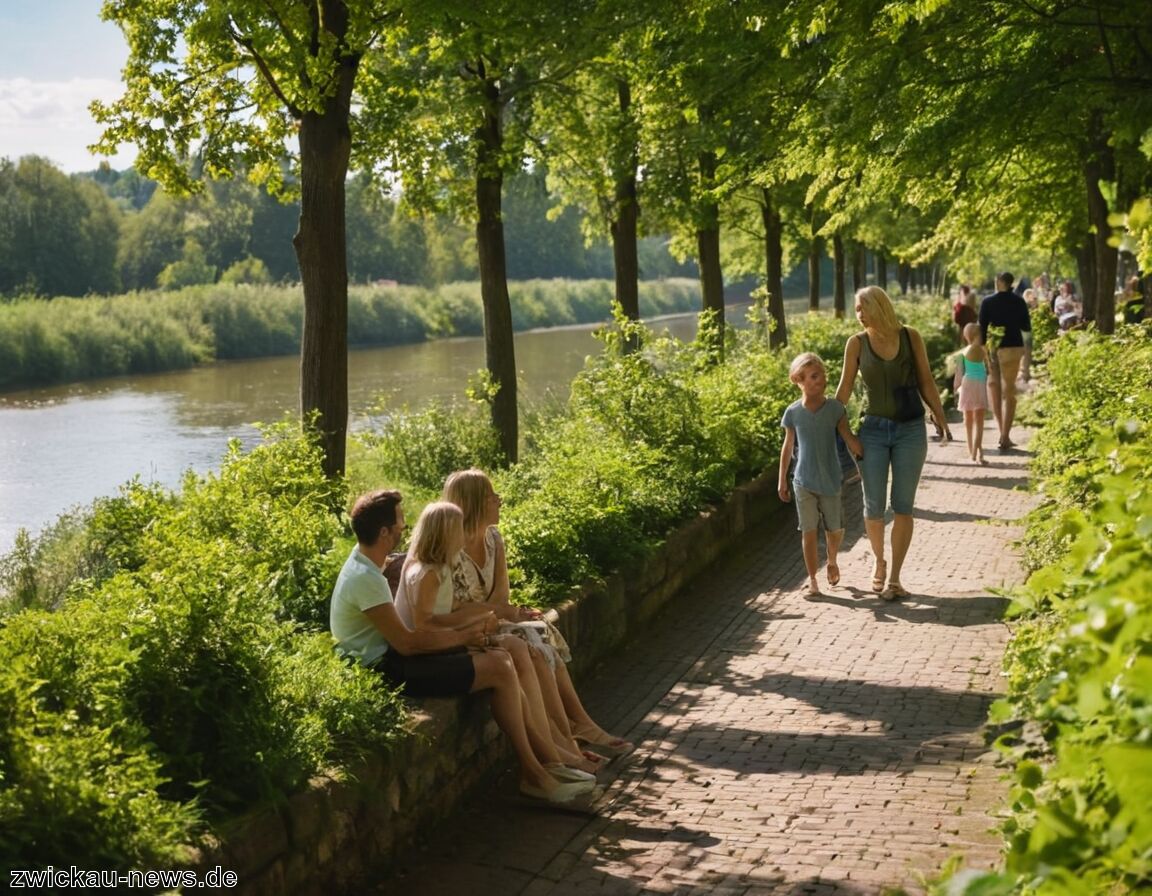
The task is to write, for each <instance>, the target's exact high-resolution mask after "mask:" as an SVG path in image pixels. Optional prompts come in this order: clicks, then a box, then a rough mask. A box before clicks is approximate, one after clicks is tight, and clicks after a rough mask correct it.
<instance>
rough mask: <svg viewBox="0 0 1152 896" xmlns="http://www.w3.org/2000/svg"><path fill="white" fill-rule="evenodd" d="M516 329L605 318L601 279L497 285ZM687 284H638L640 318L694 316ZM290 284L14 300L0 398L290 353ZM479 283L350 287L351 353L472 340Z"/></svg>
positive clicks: (296, 346) (296, 316)
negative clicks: (506, 296)
mask: <svg viewBox="0 0 1152 896" xmlns="http://www.w3.org/2000/svg"><path fill="white" fill-rule="evenodd" d="M508 287H509V289H508V291H509V298H510V300H511V306H512V325H513V329H514V330H516V331H518V332H519V331H524V330H530V329H533V328H537V327H546V326H563V325H570V324H581V323H583V324H588V323H598V322H600V321H604V320H606V319H608V318H609V317H610V316H611V308H612V301H613V297H614V295H615V285H614V283H613V282H612V281H610V280H580V281H577V280H528V281H523V282H519V283H510V284H509V285H508ZM699 294H700V290H699V284H698V282H697V281H696V280H692V279H688V278H678V279H669V280H659V281H644V282H642V283H641V284H640V311H641V315H642V316H644V317H652V316H656V315H661V314H672V313H676V312H685V311H693V310H696V309H698V308H699V305H700V300H699ZM303 315H304V304H303V293H302V292H301V289H300V287H299V286H252V285H245V284H214V285H211V286H196V287H189V288H186V289H183V290H178V291H175V292H160V291H155V292H140V293H131V294H128V295H122V296H114V297H111V298H100V297H91V298H83V299H71V298H58V299H50V300H47V299H24V300H18V301H14V302H8V303H3V304H0V391H9V390H14V389H20V388H28V387H32V386H40V385H51V384H56V383H69V382H78V381H82V380H88V379H93V378H97V377H109V376H119V375H125V374H142V373H157V372H162V371H171V370H182V369H187V368H189V367H193V366H195V365H197V364H203V363H206V362H210V361H214V360H239V359H246V358H264V357H272V356H278V355H296V354H299V351H300V334H301V328H302V325H303ZM483 331H484V312H483V305H482V303H481V300H480V284H479V283H450V284H446V285H444V286H441V287H438V288H435V289H425V288H422V287H415V286H388V285H375V286H353V287H350V288H349V290H348V340H349V344H350V345H351V346H369V345H374V346H389V345H407V344H413V343H419V342H423V341H426V340H429V339H438V338H446V337H453V336H479V335H482V334H483Z"/></svg>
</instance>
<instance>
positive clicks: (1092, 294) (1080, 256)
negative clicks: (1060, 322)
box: [1076, 235, 1096, 321]
mask: <svg viewBox="0 0 1152 896" xmlns="http://www.w3.org/2000/svg"><path fill="white" fill-rule="evenodd" d="M1076 274H1077V276H1079V278H1080V304H1081V306H1082V310H1083V319H1084V320H1086V321H1088V320H1095V319H1096V249H1095V246H1094V245H1093V240H1092V237H1091V235H1089V236H1087V237H1085V242H1084V245H1083V246H1081V247H1080V248H1079V249H1077V250H1076Z"/></svg>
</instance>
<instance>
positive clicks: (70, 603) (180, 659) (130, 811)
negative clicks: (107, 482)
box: [0, 426, 403, 868]
mask: <svg viewBox="0 0 1152 896" xmlns="http://www.w3.org/2000/svg"><path fill="white" fill-rule="evenodd" d="M345 500H346V496H345V493H344V490H343V487H342V486H341V485H339V484H337V483H333V482H331V481H329V480H328V479H326V478H325V477H324V475H323V473H322V470H321V466H320V459H319V454H318V449H317V448H316V447H315V445H314V444H313V443H312V442H311V441H310V440H308V439H305V438H304V437H303V436H301V435H299V434H298V433H296V434H293V432H292V431H291V429H290V428H289V427H287V426H282V427H277V428H274V429H273V430H271V431H270V432H268V433H267V434H266V438H265V441H264V442H263V444H261V445H260V446H258V447H257V448H255V449H254V450H253V451H251V452H250V453H249V454H247V455H243V454H241V453H240V450H239V448H238V447H237V446H235V445H234V446H233V447H232V449H231V450H230V452H229V454H228V456H227V457H226V458H225V460H224V463H223V465H222V467H221V470H220V472H219V473H218V474H216V475H209V476H196V475H193V474H189V475H188V476H187V477H186V479H185V482H184V487H183V490H182V491H181V493H180V494H179V495H168V494H165V493H164V492H162V491H160V490H158V489H155V488H151V487H149V488H145V487H142V486H139V485H138V484H135V485H132V486H130V487H128V488H126V489H125V490H124V491H123V492H122V494H121V495H120V496H118V497H117V498H115V499H110V500H109V501H106V502H102V503H101V504H100V505H99V506H98V507H97V508H95V509H94V511H93V513H92V516H91V526H90V529H89V530H88V531H89V533H90V534H89V535H88V542H87V543H88V544H89V545H102V546H103V549H104V550H105V551H106V552H107V554H106V558H107V559H106V563H105V564H104V566H102V567H101V569H100V570H99V574H98V575H95V576H94V577H93V578H91V579H89V580H87V581H84V582H80V583H74V584H73V586H72V587H71V588H70V589H69V590H68V593H67V594H66V596H65V598H64V599H63V601H62V602H61V603H60V605H59V606H58V608H57V609H56V611H55V612H44V611H41V610H25V611H23V612H17V613H13V614H11V615H9V616H8V617H7V618H6V619H5V621H4V625H3V626H2V627H0V849H2V855H3V856H4V861H5V863H7V864H10V865H11V866H12V867H31V866H35V865H44V864H48V863H50V862H56V863H59V861H60V857H61V856H67V857H68V858H69V859H70V860H72V861H75V862H76V864H78V865H86V866H88V867H117V868H124V867H148V866H153V867H155V866H156V865H157V863H161V864H163V863H169V864H170V863H171V860H172V859H173V857H174V856H176V854H177V853H179V852H180V850H181V849H182V848H183V844H186V843H189V842H191V841H193V840H194V839H195V837H197V836H198V835H199V834H200V833H201V832H203V831H204V829H205V825H206V824H209V823H211V822H212V821H214V820H215V819H219V818H221V817H225V816H228V815H231V814H233V813H235V812H237V811H240V810H242V809H244V808H246V807H249V806H251V805H253V804H254V803H257V802H259V801H260V800H264V799H268V798H273V797H276V796H278V795H283V794H286V793H290V792H292V791H294V790H296V789H298V788H300V787H301V786H303V784H304V783H305V782H306V781H307V780H308V779H309V777H311V776H312V775H314V774H316V773H317V772H318V771H320V770H322V769H324V768H326V767H328V766H330V765H331V764H333V763H337V764H339V763H343V762H347V761H348V760H349V759H351V758H352V757H355V756H357V755H359V754H360V753H361V752H363V751H366V750H371V749H379V748H380V747H381V746H383V745H384V744H386V743H387V741H388V740H389V739H390V738H391V737H393V736H395V735H396V733H397V731H398V730H399V725H400V724H401V721H402V718H403V711H402V709H401V707H400V705H399V704H398V703H397V701H396V698H395V696H394V695H392V694H391V693H390V692H389V691H388V690H386V689H384V688H382V687H381V686H380V684H379V680H378V678H377V677H376V676H374V675H373V674H372V673H369V672H366V671H364V670H362V669H359V668H358V667H354V666H352V665H349V664H347V663H345V662H344V661H342V660H341V659H339V658H338V657H337V656H336V655H335V653H334V651H333V650H332V641H331V637H330V635H328V633H327V631H326V628H327V615H326V608H327V600H328V597H329V595H330V593H331V588H332V584H333V582H334V580H335V576H336V572H337V570H338V568H339V565H340V563H341V562H342V560H343V549H344V546H345V544H346V540H347V533H346V530H345V528H344V526H343V525H342V524H341V522H340V519H339V517H338V515H337V513H336V511H338V510H340V509H342V508H343V505H344V503H345ZM334 546H339V548H340V550H333V547H334ZM50 559H51V558H46V561H45V562H50ZM28 564H29V558H28V557H26V558H25V567H26V568H27V566H28Z"/></svg>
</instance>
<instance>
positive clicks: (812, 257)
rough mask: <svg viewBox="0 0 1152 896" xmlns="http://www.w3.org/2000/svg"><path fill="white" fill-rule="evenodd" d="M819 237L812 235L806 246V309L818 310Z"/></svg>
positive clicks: (820, 253)
mask: <svg viewBox="0 0 1152 896" xmlns="http://www.w3.org/2000/svg"><path fill="white" fill-rule="evenodd" d="M822 254H823V253H822V252H821V246H820V237H818V236H816V235H815V234H813V235H812V242H811V243H810V244H809V246H808V310H809V311H819V310H820V257H821V255H822Z"/></svg>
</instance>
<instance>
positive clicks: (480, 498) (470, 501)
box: [440, 467, 493, 532]
mask: <svg viewBox="0 0 1152 896" xmlns="http://www.w3.org/2000/svg"><path fill="white" fill-rule="evenodd" d="M491 491H493V488H492V480H491V479H489V478H488V474H487V473H485V472H484V471H483V470H477V469H476V468H475V467H472V468H471V469H468V470H457V471H456V472H455V473H453V474H451V475H450V476H449V477H448V478H447V479H446V480H445V481H444V492H443V494H441V495H440V500H442V501H451V502H452V503H453V504H455V505H456V506H457V507H459V508H460V512H461V513H463V514H464V531H465V532H475V531H476V530H477V529H479V528H480V525H481V524H482V523H483V522H484V514H485V513H487V504H488V494H489V493H490V492H491Z"/></svg>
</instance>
